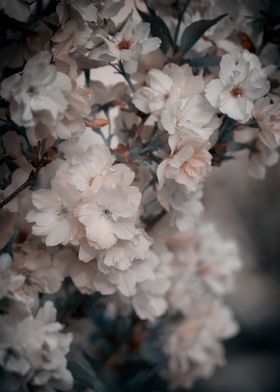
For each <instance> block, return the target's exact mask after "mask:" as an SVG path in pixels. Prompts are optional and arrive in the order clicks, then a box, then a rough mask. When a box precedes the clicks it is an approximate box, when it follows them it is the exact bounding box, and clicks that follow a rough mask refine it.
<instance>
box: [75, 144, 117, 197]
mask: <svg viewBox="0 0 280 392" xmlns="http://www.w3.org/2000/svg"><path fill="white" fill-rule="evenodd" d="M113 162H114V158H113V156H112V155H111V153H110V150H109V149H108V148H107V147H106V146H105V145H102V144H100V145H92V146H90V147H89V148H88V149H87V151H86V152H83V153H80V154H76V156H73V157H72V159H71V161H70V168H69V181H70V183H71V184H72V185H73V186H74V187H75V188H76V189H77V190H78V191H80V192H84V191H86V190H87V189H89V188H95V186H96V184H97V181H98V178H99V177H100V176H102V175H104V176H105V175H106V172H107V171H108V170H109V169H110V168H111V166H112V164H113Z"/></svg>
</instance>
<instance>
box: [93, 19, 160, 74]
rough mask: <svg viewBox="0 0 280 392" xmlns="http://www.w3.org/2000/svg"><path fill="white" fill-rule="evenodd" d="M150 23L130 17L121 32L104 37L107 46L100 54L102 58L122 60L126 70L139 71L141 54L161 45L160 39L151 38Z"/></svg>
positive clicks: (129, 71) (130, 71)
mask: <svg viewBox="0 0 280 392" xmlns="http://www.w3.org/2000/svg"><path fill="white" fill-rule="evenodd" d="M149 34H150V25H149V24H148V23H136V22H135V21H134V20H132V18H131V17H129V18H128V19H127V21H126V23H125V24H124V26H123V28H122V29H121V31H120V32H118V33H116V34H115V36H106V37H103V40H104V42H105V45H106V46H105V47H104V49H103V50H101V55H99V58H98V59H100V60H102V57H103V58H105V57H106V56H107V57H109V58H111V59H116V60H118V61H121V62H122V63H123V65H124V68H125V71H126V72H127V73H129V74H134V73H135V72H136V71H137V66H138V60H139V58H140V56H141V55H144V54H147V53H150V52H153V51H154V50H156V49H157V48H158V47H159V46H160V39H159V38H157V37H153V38H149Z"/></svg>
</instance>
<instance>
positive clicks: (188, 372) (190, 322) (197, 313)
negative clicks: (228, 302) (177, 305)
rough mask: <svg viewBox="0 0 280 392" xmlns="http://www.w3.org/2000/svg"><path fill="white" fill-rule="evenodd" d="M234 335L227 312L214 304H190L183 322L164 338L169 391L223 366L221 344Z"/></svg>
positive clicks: (222, 306) (207, 302) (233, 323)
mask: <svg viewBox="0 0 280 392" xmlns="http://www.w3.org/2000/svg"><path fill="white" fill-rule="evenodd" d="M236 331H237V326H236V323H235V322H234V321H233V319H232V315H231V312H230V310H229V309H228V308H226V307H225V306H224V305H222V304H221V303H220V302H219V301H218V300H212V299H211V300H209V299H207V298H204V300H203V301H199V302H198V303H194V304H193V306H192V309H191V311H190V313H189V315H188V317H187V318H186V319H184V320H183V321H181V322H179V323H178V324H176V325H174V327H173V328H172V329H171V331H169V335H168V336H167V339H166V342H165V345H164V351H165V353H166V355H167V360H168V364H167V371H166V374H165V376H166V377H167V378H169V379H170V382H171V385H172V386H173V387H178V386H184V387H190V386H191V385H192V384H193V382H194V381H195V380H196V379H197V378H201V377H204V378H208V377H209V376H211V374H212V373H213V371H214V368H215V367H216V366H217V365H219V366H221V365H224V351H223V347H222V345H221V341H222V340H224V339H228V338H230V337H231V336H233V335H234V334H235V333H236Z"/></svg>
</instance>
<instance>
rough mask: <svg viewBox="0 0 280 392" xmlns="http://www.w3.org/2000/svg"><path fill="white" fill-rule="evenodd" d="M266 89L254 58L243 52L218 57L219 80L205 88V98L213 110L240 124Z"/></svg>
mask: <svg viewBox="0 0 280 392" xmlns="http://www.w3.org/2000/svg"><path fill="white" fill-rule="evenodd" d="M269 88H270V83H269V81H268V80H267V76H266V74H265V73H264V71H263V70H262V69H261V63H260V61H259V59H258V57H257V56H256V55H254V54H252V53H249V52H248V51H247V50H244V51H243V52H242V53H240V54H225V55H224V56H223V57H222V60H221V63H220V73H219V79H214V80H212V81H211V82H210V83H209V84H208V85H207V86H206V90H205V95H206V98H207V99H208V101H209V102H210V103H211V105H212V106H213V107H214V108H217V109H219V110H220V111H221V112H222V113H225V114H227V115H228V116H229V117H231V118H233V119H234V120H237V121H240V122H241V123H244V122H246V121H248V120H249V119H250V118H251V117H252V112H253V109H254V102H255V101H256V100H257V99H259V98H261V97H263V96H264V95H265V94H266V93H267V92H268V91H269Z"/></svg>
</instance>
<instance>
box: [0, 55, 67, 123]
mask: <svg viewBox="0 0 280 392" xmlns="http://www.w3.org/2000/svg"><path fill="white" fill-rule="evenodd" d="M50 61H51V55H50V54H49V53H47V52H40V53H38V54H37V55H35V56H34V57H32V58H31V59H29V60H28V62H27V63H26V65H25V67H24V70H23V73H22V75H20V74H18V73H17V74H15V75H12V76H10V77H9V78H6V79H5V80H4V81H3V82H2V84H1V95H2V96H3V97H4V98H5V99H6V100H8V101H9V102H10V111H11V117H12V119H13V120H14V121H15V123H17V124H18V125H21V126H25V127H32V126H35V125H36V124H38V123H39V122H41V123H43V124H45V125H47V126H51V125H52V124H54V123H55V122H57V121H58V120H61V119H62V117H63V114H64V112H65V110H66V108H67V106H68V101H67V99H66V94H68V93H69V92H70V91H71V82H70V79H69V77H68V76H67V75H65V74H63V73H62V72H59V71H58V70H57V69H56V67H55V66H54V65H52V64H50Z"/></svg>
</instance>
